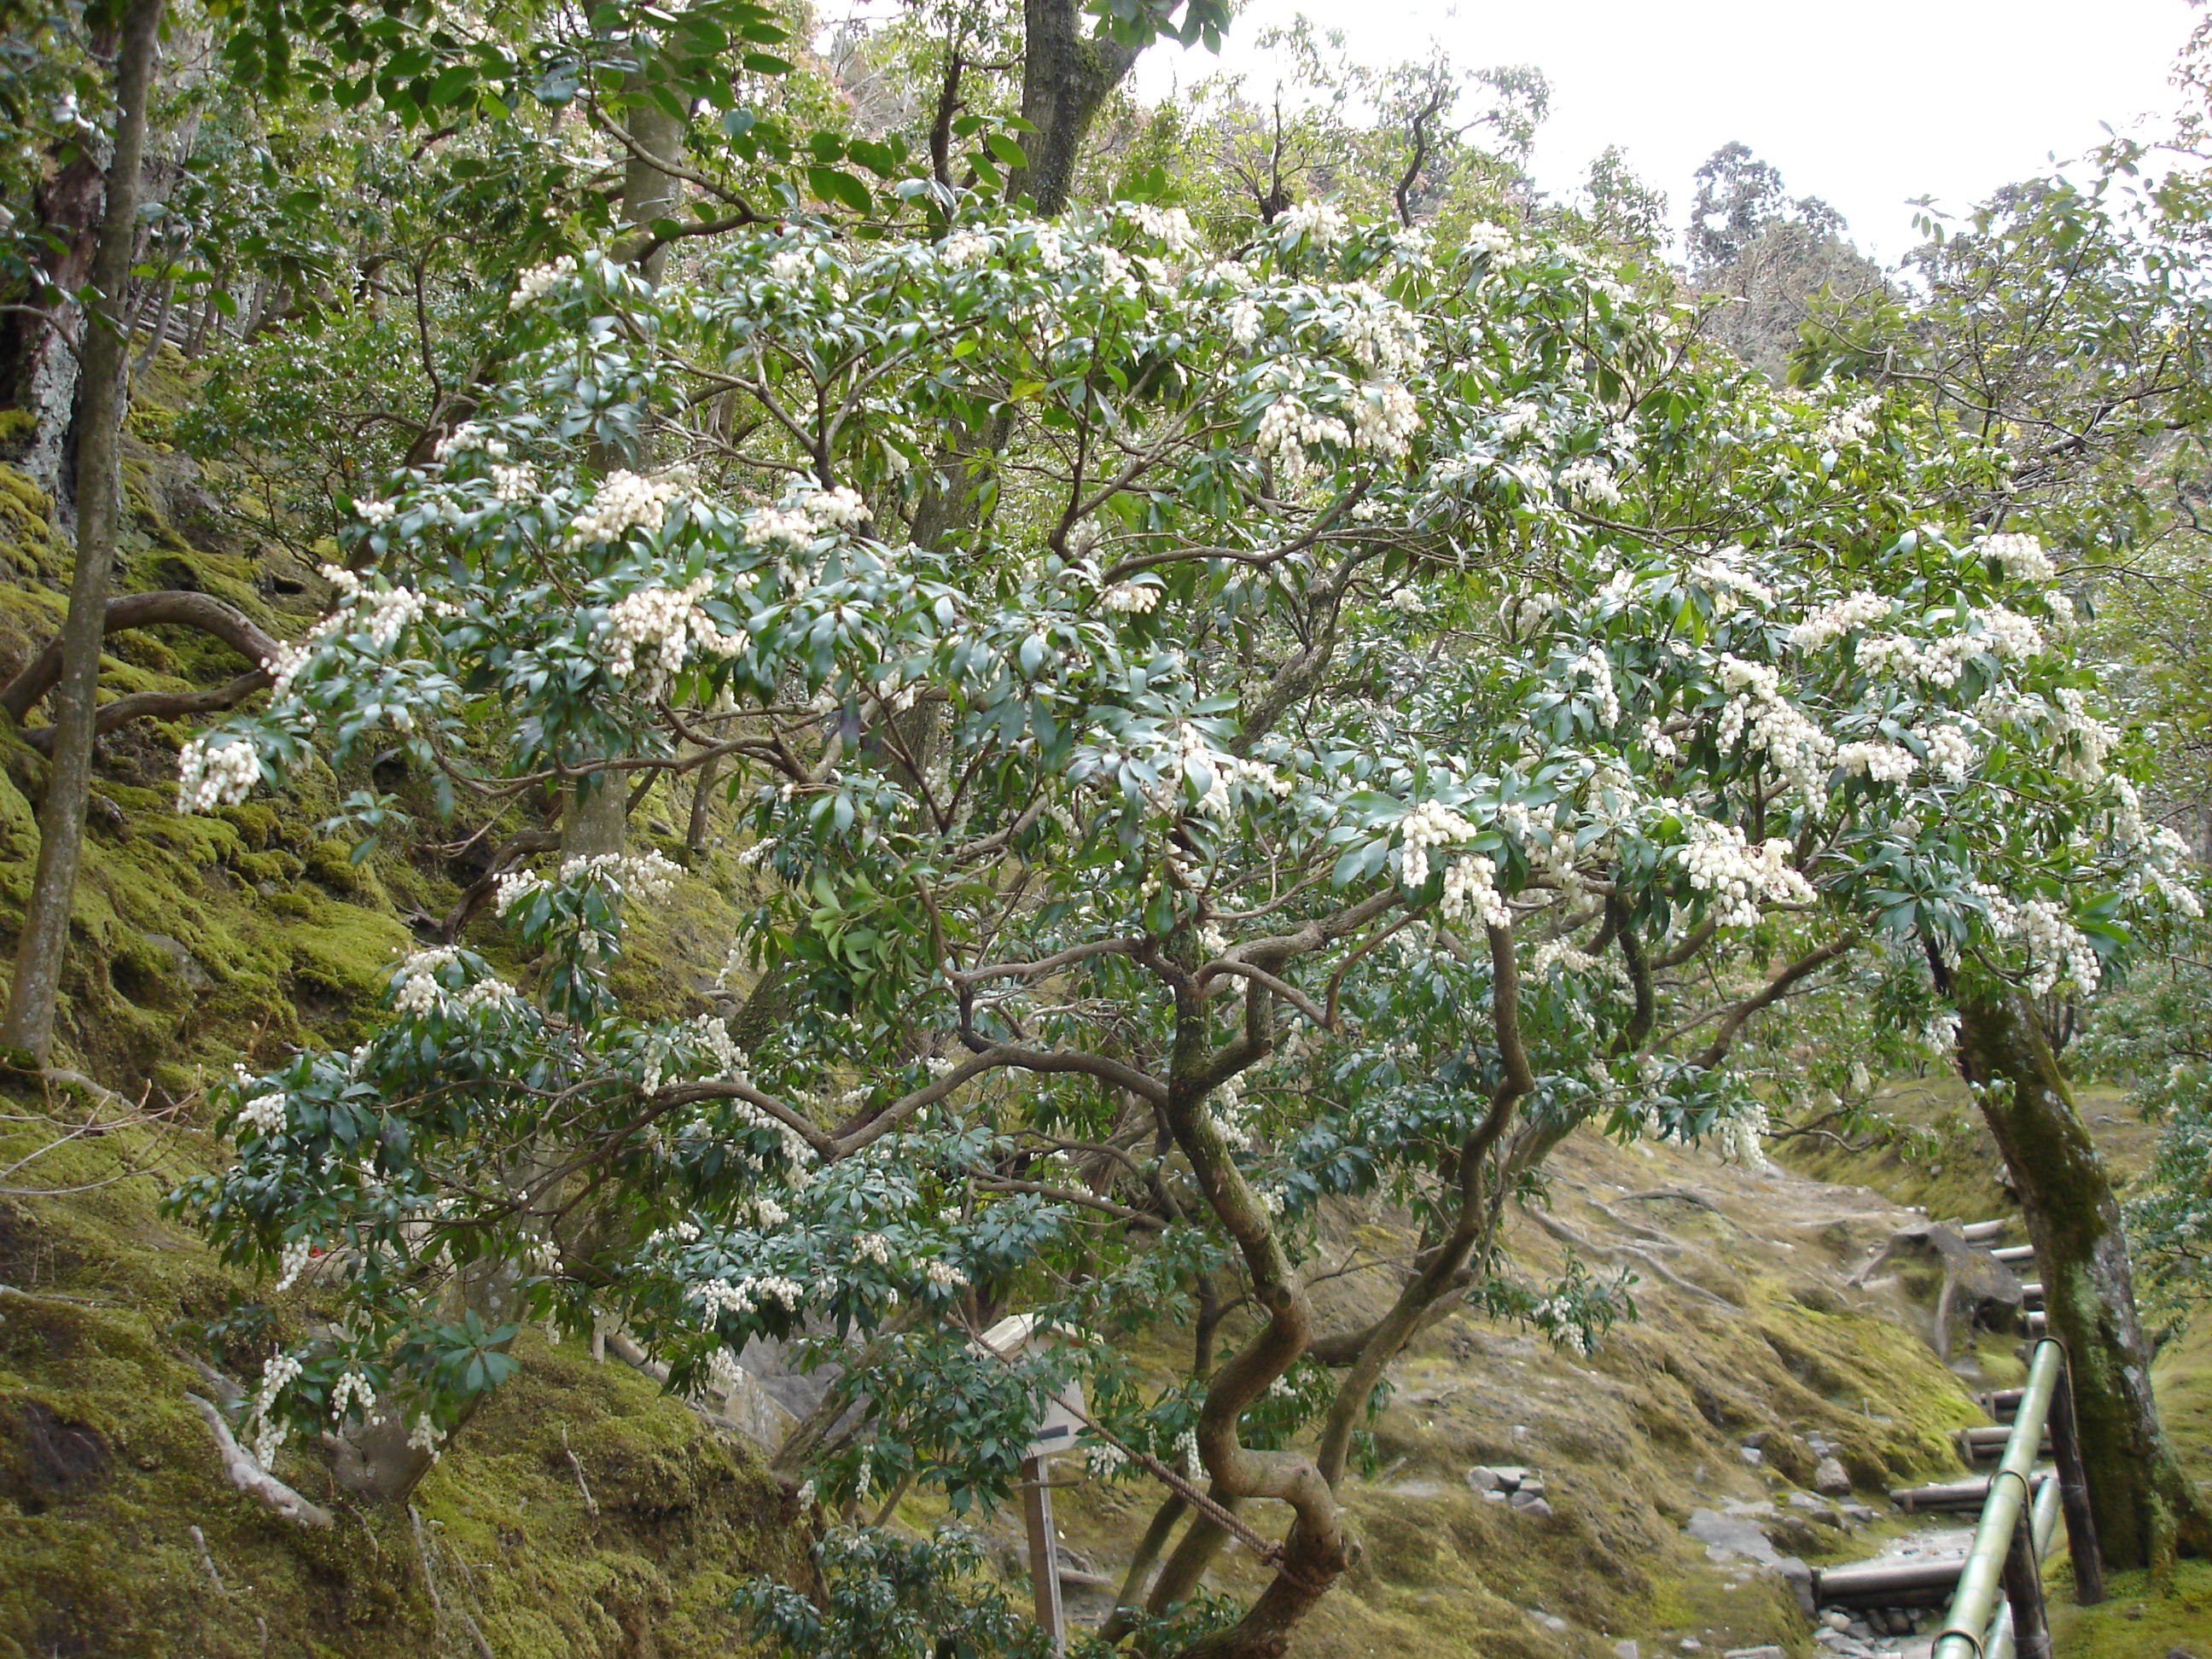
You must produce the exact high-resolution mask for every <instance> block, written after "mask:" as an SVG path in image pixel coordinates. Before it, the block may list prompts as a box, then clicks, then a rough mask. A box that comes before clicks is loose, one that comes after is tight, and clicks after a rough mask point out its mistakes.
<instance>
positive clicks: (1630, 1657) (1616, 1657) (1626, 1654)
mask: <svg viewBox="0 0 2212 1659" xmlns="http://www.w3.org/2000/svg"><path fill="white" fill-rule="evenodd" d="M1613 1659H1644V1650H1643V1649H1641V1648H1639V1647H1638V1646H1637V1645H1636V1644H1635V1643H1633V1642H1629V1641H1620V1642H1615V1643H1614V1644H1613Z"/></svg>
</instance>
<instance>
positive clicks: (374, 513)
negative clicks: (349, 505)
mask: <svg viewBox="0 0 2212 1659" xmlns="http://www.w3.org/2000/svg"><path fill="white" fill-rule="evenodd" d="M353 510H354V513H356V516H358V517H359V518H360V520H361V521H362V523H363V524H365V525H367V526H368V527H369V528H370V529H371V530H374V529H376V528H378V527H379V526H383V525H387V524H390V523H391V522H392V519H393V518H394V517H395V516H397V514H398V512H399V508H398V506H397V505H396V504H395V503H393V502H391V501H356V502H355V503H354V508H353Z"/></svg>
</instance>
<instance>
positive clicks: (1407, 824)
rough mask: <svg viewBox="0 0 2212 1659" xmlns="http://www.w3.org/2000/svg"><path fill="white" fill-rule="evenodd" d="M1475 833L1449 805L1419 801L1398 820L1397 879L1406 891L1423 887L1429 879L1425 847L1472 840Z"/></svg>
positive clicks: (1456, 843) (1460, 843)
mask: <svg viewBox="0 0 2212 1659" xmlns="http://www.w3.org/2000/svg"><path fill="white" fill-rule="evenodd" d="M1475 834H1476V831H1475V827H1474V825H1473V824H1471V823H1468V821H1467V820H1466V819H1465V818H1463V817H1461V816H1460V815H1459V814H1458V813H1456V812H1455V811H1452V810H1451V808H1450V807H1449V806H1446V805H1443V804H1442V803H1441V802H1438V801H1432V800H1428V801H1423V802H1422V803H1421V804H1420V805H1419V806H1416V807H1415V808H1413V811H1410V812H1408V813H1407V814H1406V816H1405V817H1402V818H1401V819H1399V820H1398V835H1399V837H1400V842H1399V849H1398V879H1399V880H1400V881H1401V883H1403V884H1404V885H1405V887H1406V889H1407V890H1408V891H1409V892H1410V891H1414V890H1418V889H1419V888H1421V887H1423V886H1425V884H1427V882H1428V879H1429V849H1430V848H1432V847H1456V846H1459V845H1462V843H1464V842H1470V841H1473V840H1474V837H1475ZM1495 867H1496V866H1492V868H1493V870H1494V869H1495Z"/></svg>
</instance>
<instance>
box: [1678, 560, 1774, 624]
mask: <svg viewBox="0 0 2212 1659" xmlns="http://www.w3.org/2000/svg"><path fill="white" fill-rule="evenodd" d="M1743 556H1744V551H1743V550H1742V549H1741V548H1740V547H1724V548H1723V549H1721V550H1720V551H1718V552H1717V553H1715V554H1714V555H1713V556H1711V558H1707V559H1700V560H1699V561H1698V562H1697V563H1695V564H1693V565H1692V566H1691V567H1690V574H1691V575H1692V576H1693V577H1695V578H1696V579H1697V580H1699V581H1701V582H1703V583H1704V584H1705V586H1707V587H1709V588H1711V589H1712V591H1713V599H1714V605H1713V610H1714V611H1715V612H1716V614H1717V615H1719V616H1723V617H1726V616H1730V615H1733V614H1734V613H1735V611H1736V610H1737V609H1738V608H1739V607H1740V606H1741V604H1742V602H1743V601H1744V600H1746V599H1748V600H1750V601H1751V602H1752V603H1753V605H1757V606H1759V609H1761V610H1762V611H1763V610H1765V609H1766V608H1767V607H1768V606H1769V605H1772V604H1773V603H1774V590H1773V589H1772V588H1771V587H1769V586H1767V585H1766V584H1765V582H1763V581H1761V580H1759V578H1758V577H1756V576H1754V575H1753V574H1751V573H1750V572H1748V571H1747V570H1743V569H1741V568H1738V567H1737V565H1736V563H1735V561H1736V560H1737V559H1739V558H1741V557H1743Z"/></svg>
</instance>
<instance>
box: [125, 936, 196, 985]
mask: <svg viewBox="0 0 2212 1659" xmlns="http://www.w3.org/2000/svg"><path fill="white" fill-rule="evenodd" d="M138 937H139V938H140V939H144V940H145V941H146V943H147V944H149V945H152V946H153V947H154V948H155V950H156V951H160V952H161V954H162V955H163V956H165V957H168V959H169V963H170V965H171V966H172V967H173V969H175V970H176V975H177V977H178V978H179V980H181V981H184V984H185V988H186V989H187V990H192V991H204V990H206V989H207V987H209V986H210V985H212V984H214V983H215V981H213V980H211V979H210V978H209V977H208V971H207V969H204V968H203V967H201V966H200V964H199V959H198V958H197V957H195V956H193V955H192V953H191V951H189V950H187V949H185V942H184V941H183V940H182V939H172V938H170V937H169V936H168V935H167V933H141V934H139V935H138Z"/></svg>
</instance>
